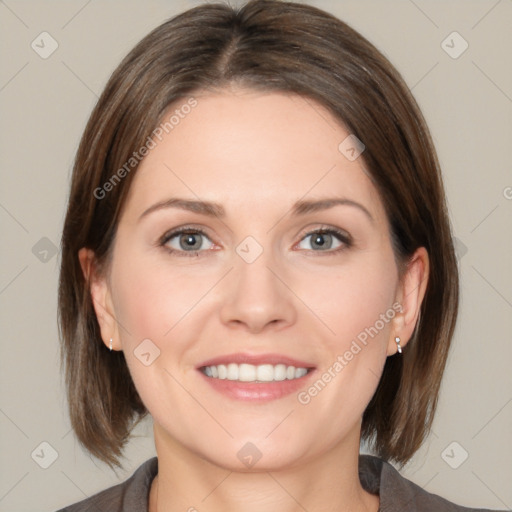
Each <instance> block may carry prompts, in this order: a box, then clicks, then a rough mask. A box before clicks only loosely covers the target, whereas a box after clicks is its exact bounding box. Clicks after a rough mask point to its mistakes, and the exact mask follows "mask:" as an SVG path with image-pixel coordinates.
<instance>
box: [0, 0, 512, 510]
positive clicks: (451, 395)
mask: <svg viewBox="0 0 512 512" xmlns="http://www.w3.org/2000/svg"><path fill="white" fill-rule="evenodd" d="M198 3H200V2H197V1H190V2H187V1H157V0H152V1H126V0H123V1H121V0H115V1H100V0H93V1H90V2H87V1H85V0H80V1H75V0H72V1H66V2H63V1H59V2H57V1H44V2H42V1H14V0H8V1H7V2H1V3H0V27H1V33H2V38H3V44H2V46H1V48H0V59H1V70H0V106H1V109H2V117H1V142H0V159H1V188H0V223H1V233H2V239H1V246H2V253H1V254H2V257H1V265H0V314H1V318H2V324H1V325H2V326H1V329H2V335H1V342H2V355H1V358H0V367H1V368H0V369H1V373H0V375H1V376H0V439H1V441H0V442H1V445H0V449H1V454H2V462H1V468H0V479H1V480H0V511H6V512H7V511H8V512H25V511H33V510H38V511H51V510H55V509H58V508H60V507H63V506H65V505H68V504H71V503H74V502H76V501H78V500H81V499H83V498H85V497H86V496H90V495H92V494H94V493H95V492H97V491H99V490H102V489H104V488H107V487H109V486H111V485H113V484H115V483H117V482H120V481H122V480H124V479H125V478H127V477H128V476H129V475H131V474H132V472H133V471H134V470H135V468H136V467H138V465H139V464H141V463H142V462H143V461H144V460H146V459H148V458H149V457H151V456H154V455H155V451H154V445H153V438H152V425H151V421H150V420H148V421H146V422H144V423H143V424H142V425H141V426H140V427H139V428H138V429H137V431H136V434H137V437H134V438H133V440H132V441H131V443H130V445H129V447H128V449H127V450H126V462H125V471H123V472H119V473H118V474H117V475H116V474H115V473H113V472H112V471H110V470H109V469H108V467H107V466H105V465H104V464H102V463H100V462H98V461H96V460H93V459H91V457H90V456H89V455H88V454H87V453H85V452H84V451H83V450H82V449H81V447H80V446H79V445H78V443H77V441H76V439H75V438H74V435H73V432H71V431H70V426H69V419H68V415H67V409H66V407H67V406H66V402H65V398H64V388H63V385H62V382H63V381H62V378H61V376H60V369H59V342H58V332H57V324H56V315H57V309H56V303H57V282H58V268H59V254H58V246H59V240H60V232H61V228H62V222H63V218H64V211H65V205H66V196H67V192H68V186H69V177H70V170H71V166H72V162H73V158H74V153H75V151H76V148H77V145H78V142H79V138H80V136H81V133H82V131H83V129H84V127H85V123H86V121H87V118H88V116H89V114H90V112H91V109H92V107H93V106H94V104H95V102H96V99H97V96H99V94H100V92H101V90H102V88H103V86H104V85H105V83H106V81H107V79H108V77H109V76H110V74H111V73H112V71H113V70H114V68H115V67H116V66H117V64H118V63H119V61H120V60H121V58H122V57H123V56H124V55H125V54H126V53H127V52H128V51H129V50H130V49H131V48H132V47H133V46H134V44H135V43H136V42H138V41H139V40H140V39H141V38H142V37H143V36H144V35H146V34H147V33H148V32H149V31H150V30H151V29H152V28H154V27H155V26H157V25H159V24H160V23H162V22H163V21H164V20H166V19H167V18H169V17H171V16H173V15H174V14H176V13H178V12H182V11H184V10H185V9H187V8H189V7H192V6H195V5H197V4H198ZM232 3H234V2H232ZM308 3H311V4H313V5H315V6H318V7H321V8H323V9H325V10H328V11H330V12H332V13H333V14H335V15H337V16H338V17H340V18H341V19H343V20H344V21H346V22H348V23H349V24H350V25H352V26H353V27H354V28H355V29H356V30H358V31H360V32H361V33H362V34H363V35H364V36H366V37H367V38H368V39H369V40H370V41H371V42H373V43H374V44H375V45H376V46H377V47H378V48H379V49H380V50H381V51H382V52H383V53H384V54H385V55H386V56H387V57H388V58H389V59H390V60H391V62H392V63H393V64H394V65H395V66H396V67H397V68H398V70H399V71H400V72H401V73H402V75H403V77H404V78H405V80H406V82H407V84H408V85H409V87H410V88H411V89H412V90H413V93H414V95H415V97H416V98H417V100H418V102H419V104H420V107H421V108H422V110H423V112H424V115H425V117H426V119H427V122H428V123H429V126H430V129H431V131H432V135H433V138H434V142H435V144H436V147H437V150H438V154H439V158H440V161H441V165H442V168H443V172H444V180H445V186H446V191H447V195H448V203H449V211H450V216H451V221H452V224H453V229H454V234H455V237H456V238H457V247H458V254H459V262H460V271H461V279H462V287H461V288H462V289H461V291H462V301H461V311H460V316H459V323H458V327H457V330H456V334H455V339H454V342H453V349H452V352H451V355H450V358H449V361H448V366H447V370H446V374H445V377H444V381H443V387H442V392H441V397H440V404H439V408H438V412H437V417H436V420H435V423H434V427H433V433H432V435H431V436H430V438H429V439H428V441H427V442H426V443H425V445H424V446H423V447H422V449H421V450H420V451H419V452H418V453H417V455H416V456H415V457H414V458H413V459H412V461H411V462H410V463H409V464H408V465H407V466H406V468H405V469H404V470H403V471H402V473H403V474H404V475H405V476H406V477H408V478H410V479H411V480H413V481H414V482H416V483H417V484H419V485H420V486H422V487H424V488H425V489H426V490H427V491H429V492H434V493H437V494H440V495H442V496H443V497H445V498H447V499H449V500H451V501H454V502H456V503H459V504H462V505H466V506H473V507H488V508H500V509H503V508H511V507H512V485H511V482H512V462H511V461H512V436H511V434H512V372H511V370H510V368H511V361H512V357H511V356H512V344H511V332H512V272H511V262H512V257H511V256H512V236H511V235H512V172H511V158H510V149H511V144H512V137H511V136H512V115H511V112H512V66H511V58H510V51H511V48H512V31H511V30H510V27H511V26H512V2H511V1H510V0H502V1H497V2H495V1H491V0H489V1H483V0H480V1H468V0H451V1H449V2H441V1H426V0H415V1H414V2H413V1H412V0H411V1H408V0H393V1H391V0H386V1H376V0H374V1H369V0H346V1H344V0H343V1H334V0H323V1H321V0H317V1H311V2H308ZM44 31H46V32H48V33H49V34H50V35H51V36H52V38H53V39H55V40H56V41H57V43H58V48H57V49H56V51H55V52H54V53H53V54H51V55H50V56H49V57H48V58H46V59H43V58H42V57H41V56H40V55H39V53H37V52H36V51H35V50H34V49H33V48H32V47H31V43H32V42H33V41H35V42H36V43H38V41H39V43H38V44H39V49H38V51H39V52H42V51H43V48H42V46H43V44H41V42H40V40H41V37H45V38H47V36H39V35H40V34H41V33H42V32H44ZM453 31H457V32H458V33H459V34H460V36H462V38H463V39H464V40H465V41H467V43H468V45H469V46H468V48H467V50H466V51H465V52H464V53H462V54H461V55H460V56H458V58H453V56H454V55H455V54H456V53H458V51H460V50H461V49H462V46H461V45H462V44H464V43H463V41H462V39H459V36H450V37H449V38H448V39H447V40H446V42H445V43H444V45H443V44H442V42H443V41H444V40H445V39H446V38H447V36H449V35H450V34H451V33H452V32H453ZM454 37H455V39H454ZM45 41H46V43H45V44H44V47H45V50H44V51H49V49H51V46H50V43H51V41H50V40H49V39H45ZM452 41H453V42H452ZM443 46H444V48H443ZM447 46H448V47H447ZM450 47H451V48H450ZM445 49H447V50H448V51H449V52H451V53H452V55H449V53H447V52H446V51H445ZM91 378H93V377H92V376H91ZM42 442H47V443H49V444H50V445H51V447H53V449H54V450H55V451H56V452H57V459H56V460H55V461H54V462H53V464H51V465H50V466H49V467H48V468H47V469H43V468H42V467H40V464H38V463H36V461H35V460H34V459H36V456H35V455H34V458H33V457H32V455H31V454H33V453H34V450H35V453H36V454H37V453H41V449H43V452H44V454H45V455H44V457H40V460H39V463H43V464H44V461H43V460H42V459H43V458H47V457H51V453H52V452H51V449H50V448H48V447H47V446H46V445H43V446H42V447H41V446H40V444H41V443H42ZM454 442H455V443H457V444H452V443H454ZM452 450H453V451H452ZM465 452H467V454H468V457H467V459H466V460H465V461H464V462H463V463H461V464H460V466H459V467H458V468H457V469H454V468H452V467H451V466H457V465H458V464H459V463H460V462H461V461H462V459H463V458H464V456H465V455H464V454H465ZM46 461H47V462H49V461H50V459H46ZM447 461H449V462H450V464H451V466H450V464H448V462H447Z"/></svg>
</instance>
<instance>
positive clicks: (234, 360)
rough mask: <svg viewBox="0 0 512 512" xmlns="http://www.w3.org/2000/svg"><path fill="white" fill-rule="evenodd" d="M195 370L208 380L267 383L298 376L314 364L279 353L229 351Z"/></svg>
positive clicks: (297, 377) (310, 369)
mask: <svg viewBox="0 0 512 512" xmlns="http://www.w3.org/2000/svg"><path fill="white" fill-rule="evenodd" d="M197 369H198V370H199V371H200V372H201V373H203V374H204V375H205V376H206V377H209V378H210V379H218V380H228V381H236V382H250V383H252V382H254V383H268V382H281V381H285V380H297V379H301V378H302V377H304V376H305V375H307V374H308V373H310V372H312V371H313V370H314V369H315V367H314V366H313V365H311V364H309V363H307V362H304V361H299V360H296V359H293V358H289V357H287V356H284V355H279V354H266V355H248V354H231V355H228V356H221V357H217V358H215V359H212V360H209V361H205V362H204V363H203V364H201V365H200V366H199V367H198V368H197Z"/></svg>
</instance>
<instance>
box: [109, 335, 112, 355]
mask: <svg viewBox="0 0 512 512" xmlns="http://www.w3.org/2000/svg"><path fill="white" fill-rule="evenodd" d="M109 348H110V352H112V338H110V347H109Z"/></svg>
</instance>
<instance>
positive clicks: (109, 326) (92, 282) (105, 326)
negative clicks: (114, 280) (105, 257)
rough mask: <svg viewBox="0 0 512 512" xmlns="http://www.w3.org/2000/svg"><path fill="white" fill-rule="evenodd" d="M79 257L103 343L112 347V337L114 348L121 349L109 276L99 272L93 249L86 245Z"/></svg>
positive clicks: (80, 251)
mask: <svg viewBox="0 0 512 512" xmlns="http://www.w3.org/2000/svg"><path fill="white" fill-rule="evenodd" d="M78 259H79V261H80V266H81V267H82V273H83V275H84V278H85V282H86V285H87V286H88V287H89V291H90V293H91V299H92V304H93V306H94V311H95V313H96V318H97V320H98V324H99V326H100V331H101V338H102V340H103V343H105V345H106V346H107V347H110V339H111V338H112V350H119V349H120V343H119V339H120V338H119V330H118V324H117V322H116V319H115V315H114V307H113V304H112V296H111V293H110V287H109V284H108V280H107V277H106V276H104V275H103V274H101V273H100V272H98V268H97V265H96V256H95V254H94V252H93V251H92V250H91V249H87V248H86V247H83V248H82V249H80V250H79V251H78Z"/></svg>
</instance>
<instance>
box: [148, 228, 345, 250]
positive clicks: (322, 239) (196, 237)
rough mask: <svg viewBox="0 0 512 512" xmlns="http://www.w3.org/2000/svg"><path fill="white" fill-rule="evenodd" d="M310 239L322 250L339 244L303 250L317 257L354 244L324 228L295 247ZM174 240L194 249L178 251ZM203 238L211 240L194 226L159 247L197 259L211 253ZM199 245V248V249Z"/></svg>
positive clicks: (338, 232)
mask: <svg viewBox="0 0 512 512" xmlns="http://www.w3.org/2000/svg"><path fill="white" fill-rule="evenodd" d="M309 237H312V238H311V243H312V244H313V243H314V244H316V245H317V246H318V247H320V248H322V247H324V246H330V245H333V244H334V243H335V242H338V243H339V246H338V247H336V248H334V249H332V248H331V247H328V250H323V249H321V250H314V249H303V250H305V251H307V252H310V253H315V256H316V255H320V256H332V255H334V254H338V253H340V252H342V251H345V250H347V249H348V248H350V247H351V246H352V244H353V241H352V237H351V236H350V235H349V234H348V233H347V232H346V231H343V230H339V229H336V228H333V227H330V226H322V227H320V228H318V229H315V230H312V231H307V232H306V233H304V234H303V235H301V239H300V241H299V243H298V244H295V246H296V245H300V244H301V243H302V242H303V241H304V240H307V239H309ZM174 238H177V239H178V244H179V245H181V242H184V246H185V247H188V248H192V247H193V249H192V250H190V251H189V250H185V249H181V248H180V249H177V248H173V247H170V246H169V242H171V241H172V240H173V239H174ZM202 238H207V239H208V240H210V238H209V236H208V234H207V233H206V232H205V231H203V230H202V229H200V228H196V227H193V226H184V227H181V228H177V229H174V230H171V231H168V232H167V233H165V234H164V235H163V236H162V237H161V238H160V239H159V241H158V245H159V246H161V247H162V248H163V249H165V250H166V251H167V252H168V253H170V254H172V255H175V256H178V257H185V258H187V257H188V258H190V257H196V258H197V257H200V256H201V255H202V253H205V252H209V250H208V249H205V248H204V247H203V240H202ZM210 242H211V241H210ZM329 242H331V243H329ZM198 243H199V247H197V245H198ZM211 244H212V245H214V244H213V242H211ZM295 246H294V247H295Z"/></svg>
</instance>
